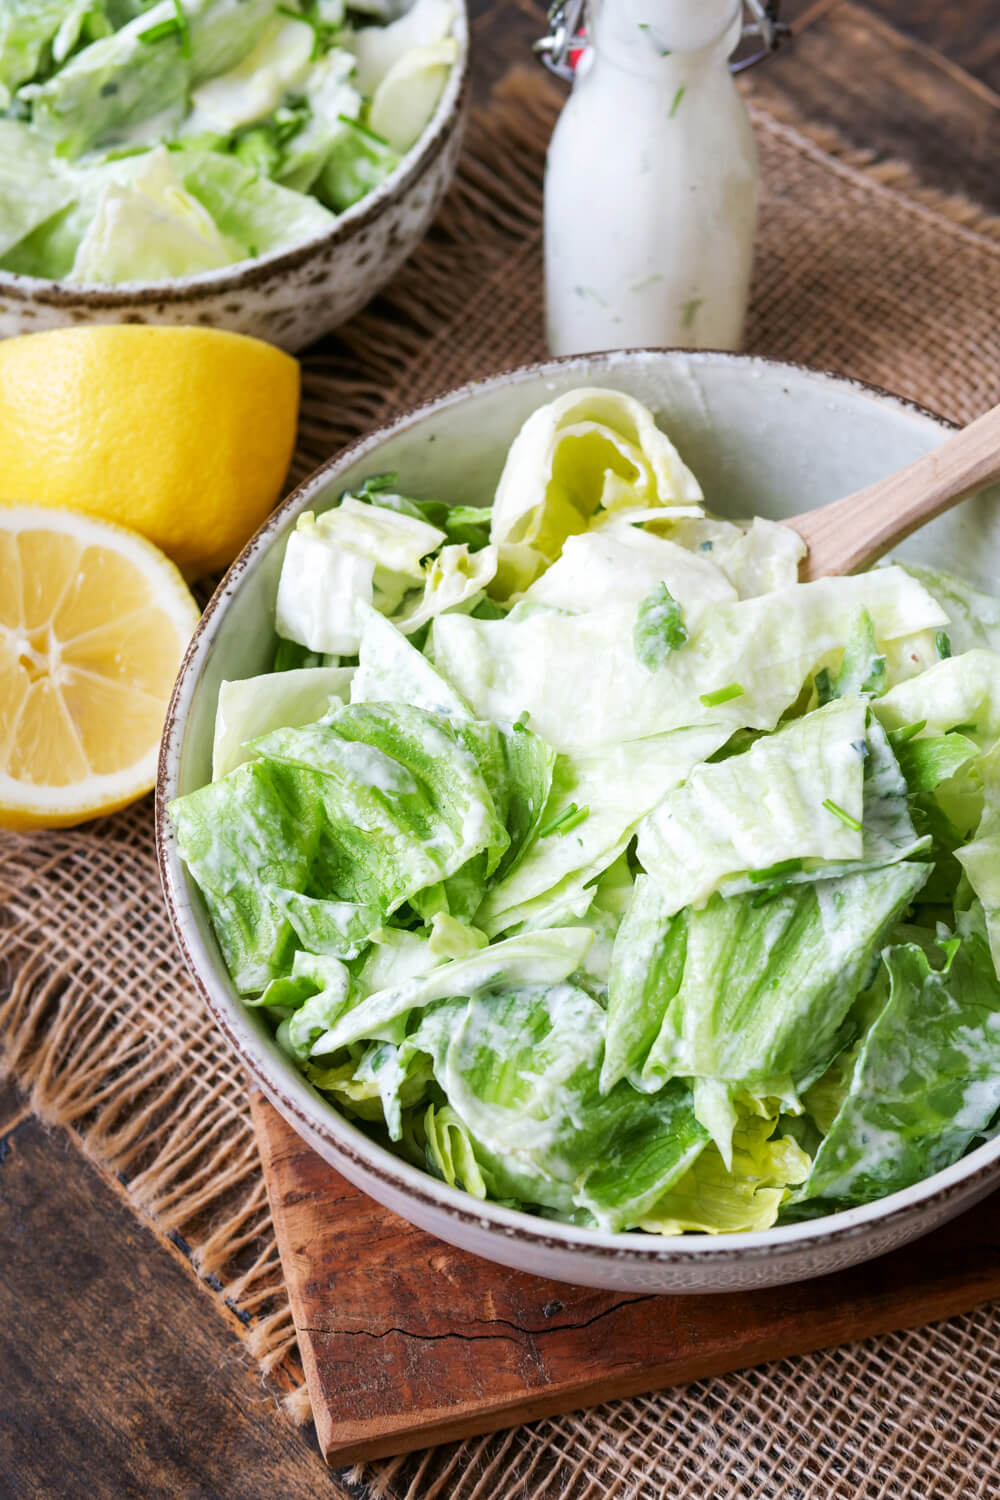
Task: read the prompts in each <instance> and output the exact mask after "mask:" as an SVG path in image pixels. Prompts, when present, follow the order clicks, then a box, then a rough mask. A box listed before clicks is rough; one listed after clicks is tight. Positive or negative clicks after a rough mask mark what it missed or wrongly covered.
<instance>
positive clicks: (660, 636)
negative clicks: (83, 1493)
mask: <svg viewBox="0 0 1000 1500" xmlns="http://www.w3.org/2000/svg"><path fill="white" fill-rule="evenodd" d="M687 638H688V632H687V626H686V625H685V624H684V615H683V612H682V610H681V607H680V605H679V604H678V603H677V600H676V599H675V598H674V596H673V594H672V593H671V592H670V590H669V589H668V588H667V585H666V584H665V583H658V584H657V585H656V587H655V588H654V589H652V590H651V591H650V592H649V593H648V594H647V595H646V597H645V599H643V601H642V603H641V604H640V605H639V608H638V609H637V610H636V613H635V624H634V625H633V626H632V649H633V651H634V652H635V654H636V657H637V659H638V660H639V662H641V664H642V665H643V666H644V667H645V668H646V671H647V672H656V671H658V670H659V668H660V667H662V666H663V664H664V662H665V661H666V659H667V657H668V656H669V655H670V653H671V651H676V650H678V648H679V647H681V646H683V645H684V644H685V642H686V641H687Z"/></svg>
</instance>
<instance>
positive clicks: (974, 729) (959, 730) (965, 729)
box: [951, 724, 979, 734]
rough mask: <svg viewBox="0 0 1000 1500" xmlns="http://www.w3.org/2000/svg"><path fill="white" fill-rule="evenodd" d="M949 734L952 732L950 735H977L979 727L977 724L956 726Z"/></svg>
mask: <svg viewBox="0 0 1000 1500" xmlns="http://www.w3.org/2000/svg"><path fill="white" fill-rule="evenodd" d="M951 732H952V734H978V733H979V725H978V724H956V725H955V727H954V729H953V730H952V731H951Z"/></svg>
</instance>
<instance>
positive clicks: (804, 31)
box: [0, 0, 1000, 1500]
mask: <svg viewBox="0 0 1000 1500" xmlns="http://www.w3.org/2000/svg"><path fill="white" fill-rule="evenodd" d="M472 10H473V13H474V15H475V18H476V19H475V28H474V52H475V62H474V69H473V71H474V78H475V89H476V91H477V92H478V95H479V97H483V96H484V94H485V92H486V91H487V90H488V89H489V87H490V84H491V83H492V82H493V81H494V80H495V79H496V78H497V77H499V76H500V74H502V73H503V72H504V71H505V69H506V68H507V66H508V65H509V64H510V63H511V62H512V61H515V60H524V59H525V58H526V56H527V46H528V43H529V42H530V40H531V38H532V37H533V36H536V35H538V34H539V32H540V29H541V19H542V15H541V6H540V5H534V4H531V3H529V0H485V3H483V0H473V3H472ZM784 13H785V14H786V15H787V16H788V17H789V18H790V19H791V20H793V22H794V24H795V27H796V32H797V35H796V38H795V42H794V45H793V46H790V47H789V48H787V50H786V51H784V52H783V53H782V54H780V55H779V56H778V57H776V58H773V59H772V60H771V61H770V62H769V63H767V64H766V65H765V66H763V67H761V68H760V69H758V70H757V72H756V75H755V77H756V87H757V90H758V92H759V97H762V98H764V99H765V100H766V99H768V98H770V99H773V100H777V101H780V100H782V99H784V100H786V101H791V102H793V103H794V104H795V105H796V106H797V107H798V109H800V110H801V111H802V112H804V113H805V114H806V115H807V116H808V117H809V118H810V119H812V120H815V121H817V122H819V123H823V124H827V125H831V126H834V127H836V128H837V129H838V130H839V131H840V133H841V134H842V135H843V136H845V137H846V138H847V139H848V140H849V141H850V142H851V143H852V144H854V145H857V146H863V147H867V148H870V149H871V150H873V151H874V152H875V153H876V154H877V155H879V156H885V157H894V158H902V159H903V160H905V161H909V162H911V163H912V164H913V165H914V166H915V167H916V168H917V169H918V171H919V173H920V175H921V177H922V178H923V180H924V181H926V182H929V183H933V184H936V185H937V186H939V187H942V188H944V189H946V190H948V191H950V192H960V191H965V192H966V193H968V194H969V195H970V196H971V197H973V198H975V199H976V200H978V201H979V202H981V203H983V204H985V205H987V206H989V207H990V208H992V209H993V210H994V211H996V212H998V213H1000V171H998V163H1000V15H998V7H997V0H951V3H947V0H867V3H864V4H861V3H851V0H815V3H809V0H785V6H784ZM352 1494H357V1492H356V1491H354V1490H352V1489H351V1488H350V1486H349V1485H348V1484H347V1482H346V1480H345V1476H344V1475H342V1474H332V1473H330V1471H328V1470H327V1469H326V1468H325V1467H324V1465H323V1463H322V1460H321V1459H320V1457H319V1454H318V1451H317V1449H316V1445H315V1441H314V1439H313V1436H312V1432H311V1430H310V1429H308V1428H306V1429H296V1428H294V1427H293V1426H292V1425H291V1424H290V1423H289V1422H288V1420H287V1419H286V1418H285V1417H284V1416H283V1415H282V1414H281V1413H280V1411H279V1410H278V1409H277V1407H276V1403H275V1400H274V1397H273V1395H272V1394H271V1393H270V1392H269V1391H268V1390H267V1389H266V1388H265V1386H264V1384H263V1383H262V1381H261V1379H260V1377H259V1375H258V1373H257V1371H256V1369H255V1368H254V1367H253V1365H252V1362H251V1361H250V1359H249V1357H248V1356H247V1354H246V1353H245V1351H244V1349H243V1346H242V1344H241V1342H240V1340H239V1338H238V1337H237V1335H236V1332H235V1321H234V1326H233V1327H232V1328H230V1327H227V1326H226V1324H225V1322H224V1321H223V1320H222V1319H221V1318H220V1317H219V1316H218V1315H217V1314H216V1312H215V1311H214V1310H213V1309H212V1308H211V1307H210V1306H209V1304H208V1301H207V1299H206V1297H205V1294H204V1292H203V1291H202V1290H201V1289H200V1288H199V1287H198V1286H197V1285H196V1277H195V1273H194V1271H193V1270H191V1269H190V1268H188V1267H187V1266H186V1263H185V1262H183V1261H182V1260H180V1259H179V1258H178V1257H177V1256H175V1255H173V1254H172V1253H171V1252H170V1250H169V1249H168V1248H167V1247H166V1246H165V1245H163V1244H161V1243H159V1242H158V1241H157V1240H156V1238H155V1237H154V1236H153V1234H152V1233H150V1232H149V1231H148V1230H147V1229H145V1228H144V1227H143V1226H142V1225H141V1224H140V1223H139V1222H138V1221H137V1220H136V1218H135V1217H134V1215H133V1214H132V1212H131V1211H130V1210H129V1209H128V1208H127V1207H126V1206H125V1205H124V1203H123V1202H122V1201H121V1200H120V1199H119V1198H118V1197H117V1196H116V1194H115V1193H114V1191H113V1190H112V1188H111V1187H109V1186H108V1185H107V1184H106V1183H105V1182H103V1181H102V1179H101V1178H100V1177H99V1176H98V1175H97V1173H96V1172H95V1171H94V1170H93V1169H92V1168H91V1167H90V1166H89V1165H88V1164H87V1163H86V1162H85V1161H84V1160H83V1158H82V1157H81V1156H80V1155H79V1153H78V1152H77V1150H76V1148H75V1146H74V1145H73V1143H72V1141H71V1140H70V1138H69V1137H68V1136H66V1135H64V1134H62V1133H60V1132H49V1131H48V1130H46V1128H45V1127H44V1126H42V1125H40V1124H39V1123H38V1122H37V1121H36V1120H35V1119H33V1118H32V1117H31V1116H30V1115H29V1114H27V1112H26V1111H25V1109H24V1105H23V1101H21V1100H20V1099H19V1097H18V1095H17V1093H16V1092H15V1091H14V1090H13V1089H12V1088H10V1087H7V1088H3V1087H0V1500H8V1497H9V1500H29V1497H31V1500H35V1497H40V1500H41V1497H43V1500H59V1497H64V1496H65V1497H66V1500H79V1497H81V1496H87V1497H92V1500H104V1497H107V1500H126V1497H132V1496H141V1497H146V1496H157V1497H161V1496H162V1497H175V1496H178V1497H185V1500H203V1497H204V1500H207V1497H212V1500H214V1497H219V1500H243V1497H246V1500H251V1497H253V1500H259V1497H263V1496H267V1495H278V1496H281V1497H282V1500H300V1497H305V1496H310V1497H314V1496H327V1495H328V1496H331V1497H333V1500H338V1497H342V1496H343V1497H346V1496H348V1495H352Z"/></svg>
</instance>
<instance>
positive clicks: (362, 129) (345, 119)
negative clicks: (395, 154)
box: [337, 115, 391, 151]
mask: <svg viewBox="0 0 1000 1500" xmlns="http://www.w3.org/2000/svg"><path fill="white" fill-rule="evenodd" d="M337 119H338V120H339V121H340V123H341V125H350V127H351V129H352V130H356V131H357V132H358V135H363V136H364V138H365V140H367V141H374V143H375V145H376V146H384V147H385V149H386V151H389V150H391V147H390V145H389V142H388V141H387V140H386V138H385V136H384V135H379V134H378V133H377V131H374V130H370V129H369V128H368V126H367V125H362V123H361V121H360V120H352V119H351V117H350V115H338V116H337Z"/></svg>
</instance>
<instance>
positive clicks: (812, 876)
mask: <svg viewBox="0 0 1000 1500" xmlns="http://www.w3.org/2000/svg"><path fill="white" fill-rule="evenodd" d="M867 720H868V711H867V708H866V705H865V703H864V701H863V700H862V699H860V698H845V699H840V700H835V701H833V702H831V703H830V704H828V705H827V706H825V707H824V708H820V709H817V710H815V711H814V712H813V713H810V714H806V715H805V717H803V718H801V719H797V720H793V721H792V722H791V723H790V724H787V725H786V726H785V727H784V728H783V729H780V730H779V731H778V732H777V733H775V734H773V735H769V736H765V737H764V738H763V739H759V740H757V742H756V743H755V744H753V745H752V746H751V747H750V749H749V750H747V751H745V752H744V753H743V754H740V755H733V756H731V757H729V758H727V759H726V760H724V761H721V762H719V763H718V764H715V765H706V766H698V767H697V768H696V769H695V770H694V771H693V773H692V775H691V777H690V779H689V780H688V782H687V784H686V785H685V786H683V787H681V788H680V789H679V790H678V791H676V792H673V793H671V794H670V796H668V797H667V798H665V800H664V801H663V802H662V803H661V804H660V806H659V807H658V808H657V809H656V810H655V811H654V812H653V813H652V814H651V815H650V816H649V817H648V818H647V819H646V821H645V822H644V823H643V824H642V825H641V827H640V830H639V845H638V856H639V860H640V862H641V863H642V865H643V868H644V869H646V870H647V871H648V872H649V873H650V874H651V875H652V876H653V877H654V879H655V880H656V881H657V883H658V884H659V886H660V890H661V893H662V895H663V897H664V900H665V904H666V906H667V908H668V909H669V910H670V911H679V910H680V909H681V907H683V906H688V905H699V904H701V903H703V902H704V901H705V900H706V899H707V898H708V897H709V896H710V895H711V894H712V893H713V891H716V890H721V891H722V892H723V894H724V895H727V896H731V895H736V894H739V893H741V892H744V891H754V890H756V891H757V892H758V893H759V894H760V896H761V899H764V897H765V895H766V893H767V892H768V891H770V890H772V889H781V888H782V887H784V886H786V885H791V884H800V883H802V882H805V881H811V880H816V879H823V878H831V877H834V876H841V875H847V874H851V873H853V872H855V871H859V870H864V869H872V868H875V867H876V866H878V865H883V864H892V863H895V862H896V861H898V860H901V859H906V858H909V857H910V856H911V855H914V854H917V853H920V852H921V851H922V850H925V849H926V848H927V847H928V846H929V843H930V839H929V837H927V836H919V835H918V834H917V832H916V830H915V828H914V825H913V821H912V819H911V816H910V811H909V805H908V797H907V791H908V789H907V784H906V782H905V781H904V779H903V776H902V774H901V772H900V769H899V766H898V765H897V762H896V758H895V756H894V755H893V752H892V750H891V748H890V746H889V743H888V741H887V739H886V736H885V732H884V730H883V729H882V728H881V726H880V725H879V724H878V722H877V721H873V722H871V723H868V722H867Z"/></svg>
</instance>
